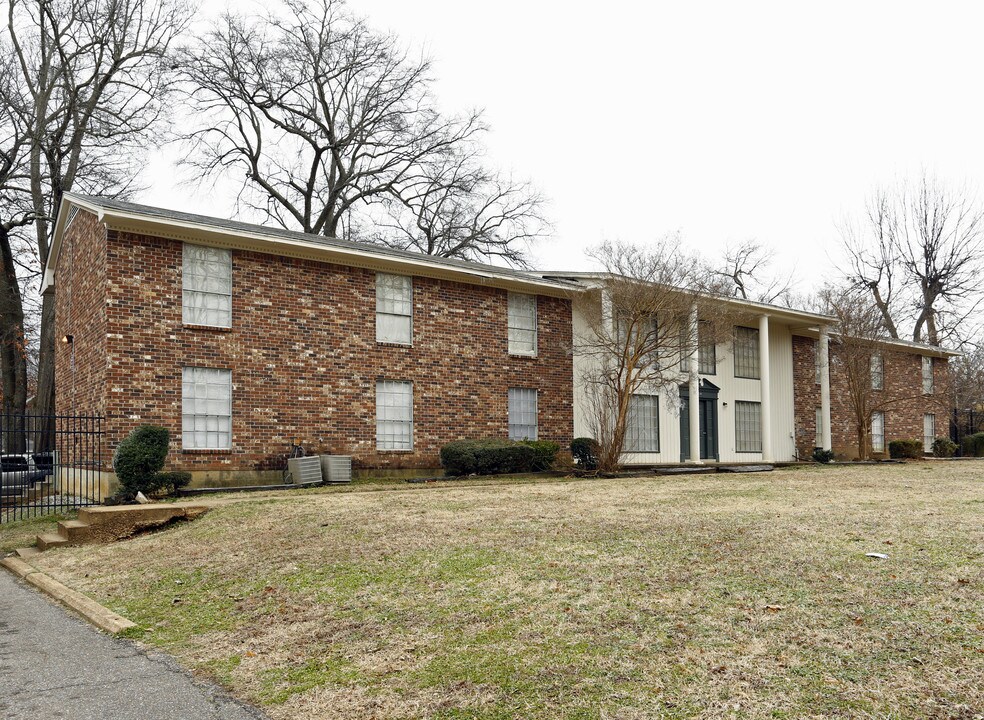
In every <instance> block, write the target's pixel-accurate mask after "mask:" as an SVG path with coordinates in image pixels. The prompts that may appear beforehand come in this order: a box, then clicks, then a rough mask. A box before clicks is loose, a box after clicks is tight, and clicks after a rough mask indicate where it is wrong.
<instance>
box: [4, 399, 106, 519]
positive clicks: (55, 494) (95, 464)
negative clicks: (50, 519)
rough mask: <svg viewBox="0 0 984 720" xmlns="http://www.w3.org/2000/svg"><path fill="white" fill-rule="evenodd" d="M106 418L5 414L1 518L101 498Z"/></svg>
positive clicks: (57, 509) (70, 506)
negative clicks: (104, 423)
mask: <svg viewBox="0 0 984 720" xmlns="http://www.w3.org/2000/svg"><path fill="white" fill-rule="evenodd" d="M103 434H104V433H103V419H102V418H101V417H99V416H96V415H19V414H18V415H0V522H9V521H12V520H22V519H25V518H29V517H34V516H37V515H44V514H57V513H64V512H68V511H69V510H73V509H74V508H77V507H80V506H84V505H98V504H99V503H101V502H102V490H101V480H102V479H103V470H104V468H103Z"/></svg>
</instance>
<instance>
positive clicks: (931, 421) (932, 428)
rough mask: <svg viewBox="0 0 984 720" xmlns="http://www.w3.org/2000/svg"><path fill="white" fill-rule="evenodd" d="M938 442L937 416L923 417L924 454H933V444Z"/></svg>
mask: <svg viewBox="0 0 984 720" xmlns="http://www.w3.org/2000/svg"><path fill="white" fill-rule="evenodd" d="M935 440H936V416H935V415H933V414H932V413H927V414H925V415H923V452H927V453H931V452H933V442H935Z"/></svg>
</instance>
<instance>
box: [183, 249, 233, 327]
mask: <svg viewBox="0 0 984 720" xmlns="http://www.w3.org/2000/svg"><path fill="white" fill-rule="evenodd" d="M181 287H182V292H181V319H182V322H184V323H185V324H186V325H208V326H211V327H224V328H227V327H232V252H231V251H229V250H222V249H220V248H210V247H202V246H201V245H190V244H188V243H185V244H184V249H183V250H182V253H181Z"/></svg>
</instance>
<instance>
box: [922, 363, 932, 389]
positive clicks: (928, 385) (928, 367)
mask: <svg viewBox="0 0 984 720" xmlns="http://www.w3.org/2000/svg"><path fill="white" fill-rule="evenodd" d="M922 381H923V393H925V394H926V395H932V394H933V358H931V357H929V356H927V355H923V359H922Z"/></svg>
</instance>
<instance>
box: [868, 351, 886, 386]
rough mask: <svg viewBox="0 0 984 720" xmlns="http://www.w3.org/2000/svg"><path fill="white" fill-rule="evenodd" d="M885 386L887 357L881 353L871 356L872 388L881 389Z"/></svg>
mask: <svg viewBox="0 0 984 720" xmlns="http://www.w3.org/2000/svg"><path fill="white" fill-rule="evenodd" d="M884 387H885V359H884V358H883V357H882V355H881V353H875V354H874V355H872V356H871V389H872V390H881V389H882V388H884Z"/></svg>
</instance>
